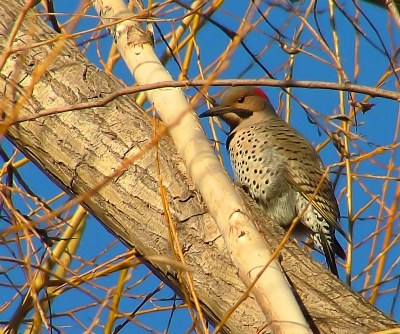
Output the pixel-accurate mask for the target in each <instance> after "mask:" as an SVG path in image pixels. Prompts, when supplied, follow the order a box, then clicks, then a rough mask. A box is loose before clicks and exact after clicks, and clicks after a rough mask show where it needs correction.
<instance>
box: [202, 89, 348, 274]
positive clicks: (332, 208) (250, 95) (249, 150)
mask: <svg viewBox="0 0 400 334" xmlns="http://www.w3.org/2000/svg"><path fill="white" fill-rule="evenodd" d="M199 117H200V118H204V117H219V118H220V119H222V121H224V122H225V123H226V124H227V125H228V126H229V133H228V137H227V141H226V147H227V150H228V152H229V156H230V160H231V164H232V168H233V171H234V174H235V177H236V179H237V181H238V183H239V184H240V185H241V186H242V187H243V189H245V190H246V191H247V192H248V193H249V195H250V196H251V197H252V198H253V200H255V201H256V202H257V203H258V204H259V205H260V206H261V207H262V209H263V210H264V211H265V212H266V213H267V214H268V215H269V216H270V217H271V218H272V219H273V220H274V221H275V222H276V223H278V224H279V225H280V226H282V227H284V228H286V229H288V228H289V227H290V226H291V224H292V222H293V220H294V219H295V218H296V217H297V216H298V215H299V214H301V213H302V216H301V217H300V219H301V220H300V222H299V223H298V224H297V226H298V228H297V230H298V231H300V233H301V234H304V233H305V234H306V236H309V237H310V238H311V240H312V241H313V243H314V244H315V245H316V246H317V247H318V248H319V249H320V250H321V251H322V252H323V254H324V255H325V258H326V263H327V266H328V268H329V269H330V271H331V272H332V273H333V274H334V275H335V276H337V277H339V275H338V270H337V265H336V260H335V256H336V255H337V256H338V257H340V258H341V259H343V260H344V261H345V260H346V253H345V251H344V250H343V248H342V246H341V245H340V243H339V242H338V240H337V239H336V235H335V231H336V230H337V231H338V232H339V233H340V234H342V235H343V237H344V238H345V239H346V240H347V241H348V242H350V240H349V238H348V236H347V234H346V233H345V231H344V230H343V228H342V227H341V226H340V223H339V219H340V212H339V207H338V203H337V200H336V197H335V194H334V189H333V186H332V183H331V181H330V179H329V176H328V175H327V174H326V173H325V167H324V165H323V163H322V160H321V158H320V157H319V155H318V153H317V151H316V150H315V148H314V147H313V145H312V144H311V143H310V142H308V141H307V140H306V139H305V138H304V137H303V136H302V135H301V134H300V133H299V132H298V131H296V130H295V129H294V128H292V127H291V126H290V125H289V124H288V123H287V122H286V121H284V120H283V119H282V118H281V117H280V116H279V115H278V114H277V113H276V111H275V109H274V107H273V106H272V104H271V102H270V100H269V99H268V96H267V95H266V94H265V93H264V91H263V90H262V89H261V88H258V87H253V86H235V87H229V88H227V89H226V90H225V91H224V92H223V93H222V95H221V98H220V104H219V105H217V106H214V107H213V108H211V109H208V110H207V111H205V112H203V113H202V114H200V115H199Z"/></svg>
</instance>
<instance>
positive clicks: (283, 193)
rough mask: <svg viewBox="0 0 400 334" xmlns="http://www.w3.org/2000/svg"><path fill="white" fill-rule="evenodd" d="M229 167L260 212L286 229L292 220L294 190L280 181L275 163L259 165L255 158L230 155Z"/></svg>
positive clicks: (279, 166)
mask: <svg viewBox="0 0 400 334" xmlns="http://www.w3.org/2000/svg"><path fill="white" fill-rule="evenodd" d="M231 162H232V167H233V170H234V172H235V176H236V178H237V180H238V181H239V183H240V184H241V185H242V186H243V187H244V188H245V189H246V191H247V192H248V193H249V194H250V196H251V197H252V198H253V199H254V200H255V201H256V202H257V203H258V204H259V205H261V206H262V208H263V209H264V211H266V212H267V213H268V215H269V216H271V218H272V219H273V220H274V221H276V222H277V223H278V224H279V225H281V226H288V225H290V224H291V222H292V221H293V219H294V217H296V212H297V208H296V191H294V189H293V188H292V187H291V186H290V185H289V184H288V182H287V181H286V179H285V178H284V167H283V166H282V163H280V162H279V160H276V159H275V160H274V161H273V162H272V161H270V163H269V161H265V157H264V161H263V162H264V164H262V165H261V164H260V163H259V162H258V161H257V160H256V159H251V157H250V159H246V157H241V158H240V159H237V157H235V156H232V154H231Z"/></svg>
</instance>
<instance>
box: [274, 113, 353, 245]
mask: <svg viewBox="0 0 400 334" xmlns="http://www.w3.org/2000/svg"><path fill="white" fill-rule="evenodd" d="M268 127H269V128H270V132H271V133H274V136H272V137H271V141H273V143H271V144H273V146H274V147H275V148H277V149H278V150H280V151H281V153H282V154H283V155H284V156H285V157H286V159H287V162H288V170H287V173H285V178H286V179H287V181H288V182H289V183H290V184H291V185H292V186H293V187H294V188H295V189H296V190H297V191H298V192H299V193H301V194H302V195H303V196H304V197H305V198H306V199H307V200H308V201H309V202H310V203H311V204H312V206H313V207H314V208H315V209H316V210H317V211H318V212H319V213H320V214H321V216H322V217H324V219H326V221H328V222H329V224H330V226H332V227H334V228H335V229H337V230H338V231H339V232H340V233H341V234H342V235H343V236H344V237H345V238H346V240H348V241H349V239H348V236H347V234H346V233H345V232H344V230H343V229H342V228H341V226H340V225H339V223H338V220H339V217H340V212H339V207H338V204H337V201H336V198H335V194H334V191H333V187H332V184H331V181H330V180H329V178H328V177H327V175H324V172H325V168H324V166H323V164H322V162H321V159H320V157H319V155H318V153H317V152H316V151H315V149H314V147H313V146H312V145H311V144H310V143H309V142H308V141H307V140H306V139H304V137H303V136H302V135H300V134H299V133H298V132H297V131H296V130H294V129H292V128H291V127H290V126H289V125H288V124H287V123H286V122H285V121H284V120H282V119H274V120H270V121H268ZM273 128H275V130H274V129H273ZM271 130H272V131H271ZM278 130H279V131H278ZM317 190H318V191H317Z"/></svg>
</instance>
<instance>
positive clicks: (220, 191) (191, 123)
mask: <svg viewBox="0 0 400 334" xmlns="http://www.w3.org/2000/svg"><path fill="white" fill-rule="evenodd" d="M93 4H94V6H95V8H96V11H97V12H98V13H99V15H100V16H101V19H102V21H103V23H105V24H107V25H109V24H110V23H112V22H113V21H114V22H116V24H115V26H114V27H112V28H111V29H110V31H111V33H112V35H113V39H114V40H115V42H116V43H117V47H118V50H119V52H120V54H121V56H122V58H123V59H124V61H125V63H126V64H127V66H128V68H129V69H130V71H131V73H132V75H133V76H134V78H135V80H136V82H137V83H138V84H139V85H143V84H144V85H145V84H152V83H158V82H163V81H171V80H172V77H171V75H170V74H169V73H168V72H167V70H166V69H165V68H164V66H163V65H162V64H161V62H160V61H159V59H158V57H157V56H156V54H155V53H154V50H153V46H152V38H153V36H152V35H151V34H149V32H147V31H145V28H144V26H143V24H142V23H140V22H136V21H134V20H126V21H123V22H119V23H117V20H121V19H122V18H124V17H131V15H132V14H131V12H130V11H129V10H128V7H127V6H126V5H125V3H124V2H123V1H122V0H99V1H94V2H93ZM146 94H147V96H148V98H149V100H150V102H151V103H152V105H153V106H154V108H155V110H156V111H157V112H158V114H159V115H160V116H161V118H162V120H163V121H164V123H165V124H166V126H168V128H169V132H170V134H171V137H172V139H173V141H174V143H175V145H176V147H177V151H178V152H179V154H180V155H181V157H182V158H183V161H184V162H185V165H186V168H187V170H188V172H189V174H190V176H191V178H192V179H193V181H194V183H195V184H196V187H197V188H198V189H199V191H200V193H201V195H202V196H203V199H204V201H205V203H206V204H207V207H208V209H209V211H210V213H211V214H212V216H213V217H215V220H216V224H217V226H218V229H219V231H220V232H221V235H222V237H223V239H224V242H225V245H226V247H227V249H228V252H229V254H230V256H231V258H232V260H233V262H234V263H235V265H236V267H237V268H238V272H239V276H240V277H241V279H242V280H243V282H244V283H245V285H246V286H250V285H251V284H252V282H253V281H255V279H256V278H257V280H256V281H255V282H256V283H255V284H254V286H253V287H252V293H253V294H254V296H255V297H256V299H257V300H258V302H259V305H260V306H261V308H262V310H263V312H264V314H265V315H266V317H267V319H269V320H270V326H271V327H272V329H273V331H274V332H275V333H277V334H279V333H292V334H301V333H303V334H306V333H310V329H309V327H308V324H307V322H306V320H305V318H304V316H303V314H302V312H301V310H300V307H299V306H298V304H297V301H296V299H295V297H294V295H293V293H292V290H291V288H290V285H289V284H288V282H287V280H286V278H285V276H284V274H283V272H282V269H281V267H280V266H279V264H278V263H277V262H276V261H275V260H273V261H272V262H271V264H270V265H269V266H268V267H267V268H266V269H265V271H264V272H262V271H261V270H262V268H263V267H264V264H265V259H269V258H270V257H271V251H270V250H269V248H268V247H267V245H266V243H265V240H263V238H262V237H261V236H260V234H259V232H258V231H257V229H256V227H255V225H254V223H253V222H252V221H251V219H250V218H249V214H248V213H247V212H246V207H245V204H244V202H243V200H242V199H241V197H240V196H239V195H238V193H237V191H236V189H235V187H234V186H233V184H232V181H231V179H230V178H229V176H228V175H227V173H226V172H225V170H223V168H222V166H221V164H220V162H219V160H218V159H217V158H216V157H215V155H214V152H213V150H212V149H211V146H210V143H209V142H208V140H207V138H206V137H205V135H204V132H203V130H202V128H201V125H200V123H199V120H198V118H197V116H195V114H194V113H193V112H192V107H191V105H190V104H189V103H188V101H187V99H186V97H185V96H184V95H183V92H182V90H181V89H176V88H164V89H158V90H152V91H148V92H146ZM238 212H240V213H243V214H240V215H237V214H236V213H238ZM238 216H239V217H240V219H237V218H238ZM248 254H250V255H251V256H248Z"/></svg>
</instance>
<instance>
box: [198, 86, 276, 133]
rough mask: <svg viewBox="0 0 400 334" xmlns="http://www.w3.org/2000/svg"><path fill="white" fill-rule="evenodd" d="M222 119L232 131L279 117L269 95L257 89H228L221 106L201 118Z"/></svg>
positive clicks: (241, 87) (247, 87)
mask: <svg viewBox="0 0 400 334" xmlns="http://www.w3.org/2000/svg"><path fill="white" fill-rule="evenodd" d="M210 116H211V117H213V116H216V117H220V118H221V119H222V120H223V121H224V122H225V123H227V124H228V125H229V127H230V130H231V131H232V130H233V129H235V128H236V127H238V126H239V125H242V126H245V125H247V124H250V123H257V122H260V121H263V120H265V119H268V118H271V117H278V116H277V115H276V112H275V110H274V108H273V106H272V105H271V102H270V101H269V99H268V97H267V95H265V93H264V92H263V91H262V90H261V89H260V88H257V87H250V86H238V87H230V88H227V89H226V90H225V91H224V92H223V93H222V95H221V103H220V105H218V106H216V107H213V108H211V109H208V110H207V111H205V112H204V113H202V114H201V115H200V116H199V117H210Z"/></svg>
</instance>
